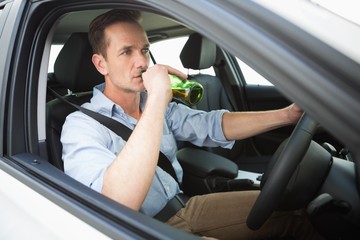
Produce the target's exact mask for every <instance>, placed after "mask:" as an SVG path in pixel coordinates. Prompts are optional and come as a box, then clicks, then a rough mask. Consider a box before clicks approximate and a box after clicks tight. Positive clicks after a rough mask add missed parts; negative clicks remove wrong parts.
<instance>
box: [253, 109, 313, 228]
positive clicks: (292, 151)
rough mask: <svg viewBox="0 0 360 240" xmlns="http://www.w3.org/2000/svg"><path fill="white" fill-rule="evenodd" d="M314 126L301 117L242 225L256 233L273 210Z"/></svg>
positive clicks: (309, 120) (303, 116) (306, 117)
mask: <svg viewBox="0 0 360 240" xmlns="http://www.w3.org/2000/svg"><path fill="white" fill-rule="evenodd" d="M316 126H317V122H316V121H314V120H312V119H311V118H310V117H309V116H308V115H307V114H306V113H304V114H303V115H302V117H301V119H300V120H299V122H298V123H297V125H296V126H295V128H294V130H293V132H292V134H291V136H290V137H289V139H288V141H287V142H286V145H285V146H284V148H283V149H282V150H280V154H278V155H276V156H275V155H274V157H275V158H276V159H273V160H275V163H274V165H273V168H272V169H271V171H270V172H265V174H264V176H263V177H265V175H266V177H265V180H266V182H265V184H264V185H263V186H262V188H261V192H260V194H259V196H258V198H257V200H256V201H255V204H254V206H253V207H252V209H251V211H250V214H249V216H248V218H247V222H246V223H247V226H248V227H249V228H250V229H253V230H257V229H259V228H260V227H261V226H262V225H263V224H264V223H265V221H266V220H267V219H268V218H269V217H270V215H271V214H272V213H273V211H274V210H275V209H276V207H277V205H278V204H279V202H280V200H281V197H282V195H283V193H284V191H285V189H286V186H287V184H288V182H289V180H290V179H291V177H292V175H293V173H294V172H295V170H296V167H297V166H298V164H299V163H300V162H301V160H302V158H303V156H304V155H305V153H306V151H307V149H308V147H309V145H310V143H311V140H312V137H313V135H314V133H315V129H316ZM263 179H264V178H263Z"/></svg>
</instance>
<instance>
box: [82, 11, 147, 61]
mask: <svg viewBox="0 0 360 240" xmlns="http://www.w3.org/2000/svg"><path fill="white" fill-rule="evenodd" d="M140 19H141V13H140V11H135V10H124V9H113V10H110V11H108V12H105V13H103V14H101V15H99V16H97V17H96V18H94V19H93V20H92V21H91V23H90V25H89V34H88V37H89V42H90V45H91V47H92V50H93V53H98V54H101V55H103V56H104V57H105V58H106V48H107V45H108V43H107V42H106V39H105V29H106V28H107V27H108V26H110V25H112V24H114V23H117V22H128V23H136V24H139V22H140Z"/></svg>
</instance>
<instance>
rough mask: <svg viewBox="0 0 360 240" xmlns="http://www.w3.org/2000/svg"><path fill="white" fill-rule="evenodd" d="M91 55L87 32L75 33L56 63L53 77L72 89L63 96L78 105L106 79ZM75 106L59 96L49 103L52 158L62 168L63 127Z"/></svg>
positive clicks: (50, 155)
mask: <svg viewBox="0 0 360 240" xmlns="http://www.w3.org/2000/svg"><path fill="white" fill-rule="evenodd" d="M91 56H92V49H91V46H90V44H89V40H88V35H87V33H73V34H72V35H71V36H70V37H69V39H68V40H67V41H66V43H65V44H64V46H63V48H62V49H61V51H60V53H59V55H58V57H57V59H56V61H55V64H54V73H53V74H52V81H55V82H57V83H58V84H60V85H61V86H64V88H66V89H68V90H69V92H70V93H69V94H67V95H65V96H63V97H64V98H65V99H67V100H69V101H70V102H73V103H75V104H77V105H81V104H82V103H85V102H88V101H89V100H90V98H91V97H92V89H93V87H94V86H95V85H97V84H100V83H102V82H104V77H103V76H102V75H101V74H100V73H99V72H98V71H97V70H96V68H95V66H94V65H93V63H92V61H91ZM48 92H49V91H48ZM50 92H51V91H50ZM75 110H76V109H75V108H74V107H72V106H71V105H69V104H68V103H66V102H64V101H62V100H60V99H58V98H54V99H53V100H50V101H49V102H47V104H46V139H47V146H48V155H49V161H50V163H52V164H53V165H54V166H56V167H58V168H59V169H61V170H63V161H62V158H61V156H62V145H61V142H60V136H61V130H62V126H63V124H64V122H65V118H66V116H67V115H69V114H70V113H71V112H74V111H75Z"/></svg>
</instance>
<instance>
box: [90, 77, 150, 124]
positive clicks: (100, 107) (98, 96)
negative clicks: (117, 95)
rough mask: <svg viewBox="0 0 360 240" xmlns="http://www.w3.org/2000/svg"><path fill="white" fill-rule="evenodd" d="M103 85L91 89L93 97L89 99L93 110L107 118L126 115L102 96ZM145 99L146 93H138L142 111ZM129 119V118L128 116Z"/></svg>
mask: <svg viewBox="0 0 360 240" xmlns="http://www.w3.org/2000/svg"><path fill="white" fill-rule="evenodd" d="M104 89H105V83H101V84H99V85H97V86H95V87H94V89H93V97H92V98H91V100H90V102H91V104H92V105H93V106H94V107H95V109H96V110H97V111H98V112H99V113H101V114H103V115H105V116H108V117H113V115H114V114H119V115H126V116H128V115H127V114H125V112H124V109H123V108H122V107H121V106H120V105H117V104H115V103H114V102H113V101H111V100H110V99H109V98H108V97H106V96H105V95H104V93H103V92H104ZM146 99H147V93H146V92H141V93H140V108H141V110H142V111H143V110H144V106H145V103H146ZM128 117H130V116H128Z"/></svg>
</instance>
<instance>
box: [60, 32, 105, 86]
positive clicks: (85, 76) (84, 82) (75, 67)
mask: <svg viewBox="0 0 360 240" xmlns="http://www.w3.org/2000/svg"><path fill="white" fill-rule="evenodd" d="M91 57H92V49H91V46H90V43H89V40H88V35H87V33H85V32H81V33H80V32H78V33H73V34H71V36H70V38H69V39H68V40H67V41H66V43H65V44H64V46H63V48H62V49H61V51H60V53H59V55H58V57H57V59H56V61H55V63H54V77H55V79H56V80H57V81H58V82H59V83H61V84H62V85H63V86H64V87H66V88H67V89H69V90H71V91H72V92H87V91H91V90H92V89H93V87H94V86H95V85H97V84H100V83H102V82H104V76H103V75H101V74H100V73H99V72H98V71H97V70H96V68H95V66H94V64H93V63H92V61H91Z"/></svg>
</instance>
